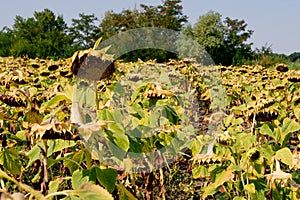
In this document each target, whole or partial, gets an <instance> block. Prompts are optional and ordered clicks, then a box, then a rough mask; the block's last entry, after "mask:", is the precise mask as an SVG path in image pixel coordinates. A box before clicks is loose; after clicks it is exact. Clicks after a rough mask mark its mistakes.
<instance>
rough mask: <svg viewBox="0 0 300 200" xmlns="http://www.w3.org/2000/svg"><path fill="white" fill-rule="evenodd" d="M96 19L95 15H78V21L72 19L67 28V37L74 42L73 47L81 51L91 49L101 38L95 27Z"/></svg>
mask: <svg viewBox="0 0 300 200" xmlns="http://www.w3.org/2000/svg"><path fill="white" fill-rule="evenodd" d="M96 21H98V18H97V17H96V16H95V14H91V15H86V14H84V13H80V14H79V19H72V25H71V27H70V28H69V36H70V37H71V39H72V40H73V42H74V44H73V45H74V46H78V47H79V48H82V49H88V48H91V47H93V45H94V43H95V42H96V40H97V39H98V38H99V37H100V36H101V33H100V28H99V26H96V25H95V22H96Z"/></svg>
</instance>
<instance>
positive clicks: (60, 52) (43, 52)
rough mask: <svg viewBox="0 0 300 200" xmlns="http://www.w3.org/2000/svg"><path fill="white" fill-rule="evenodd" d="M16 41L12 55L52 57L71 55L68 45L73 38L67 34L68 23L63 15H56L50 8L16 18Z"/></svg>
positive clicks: (12, 48) (14, 28)
mask: <svg viewBox="0 0 300 200" xmlns="http://www.w3.org/2000/svg"><path fill="white" fill-rule="evenodd" d="M13 33H14V35H15V42H13V44H12V46H11V49H10V55H13V56H16V57H19V56H28V57H30V58H35V57H39V58H46V57H48V56H51V57H52V58H59V57H66V56H70V52H68V51H67V50H68V49H69V47H68V46H70V45H71V42H72V41H71V40H70V38H69V37H68V36H67V25H66V23H65V22H64V20H63V17H62V16H58V17H56V16H55V14H54V13H53V12H52V11H50V10H49V9H45V10H44V11H41V12H37V11H36V12H35V13H34V17H30V18H28V19H24V18H22V17H21V16H17V17H16V18H15V23H14V25H13Z"/></svg>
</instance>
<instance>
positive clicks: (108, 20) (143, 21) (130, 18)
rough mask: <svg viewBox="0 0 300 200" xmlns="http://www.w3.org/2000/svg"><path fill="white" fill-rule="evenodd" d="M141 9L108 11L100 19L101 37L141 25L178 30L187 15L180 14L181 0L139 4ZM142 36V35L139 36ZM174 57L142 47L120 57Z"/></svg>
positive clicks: (185, 20) (162, 51)
mask: <svg viewBox="0 0 300 200" xmlns="http://www.w3.org/2000/svg"><path fill="white" fill-rule="evenodd" d="M140 7H141V10H137V9H133V10H129V9H126V10H123V11H122V12H121V13H114V12H113V11H108V12H106V14H105V17H104V19H103V20H102V22H101V24H100V27H101V32H102V33H103V38H104V39H107V38H109V37H111V36H113V35H116V34H118V33H120V32H122V31H126V30H129V29H135V28H141V27H159V28H167V29H172V30H177V31H178V30H180V29H181V28H182V26H183V25H184V23H186V22H187V17H186V16H185V15H183V14H182V9H183V7H182V6H181V0H165V1H163V5H158V6H147V5H144V4H141V5H140ZM140 38H142V36H141V37H140ZM174 57H176V56H175V55H174V54H173V53H170V52H167V51H164V50H158V49H142V50H136V51H133V52H129V53H128V54H126V55H123V56H122V57H121V59H123V60H125V61H135V60H137V59H138V58H140V59H142V60H150V59H156V60H157V61H158V62H162V61H167V60H168V59H169V58H174Z"/></svg>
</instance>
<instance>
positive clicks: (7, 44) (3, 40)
mask: <svg viewBox="0 0 300 200" xmlns="http://www.w3.org/2000/svg"><path fill="white" fill-rule="evenodd" d="M13 41H14V35H13V32H12V30H10V29H8V28H7V27H4V28H3V29H2V30H1V31H0V47H1V48H0V56H2V57H6V56H9V55H10V48H11V45H12V44H13Z"/></svg>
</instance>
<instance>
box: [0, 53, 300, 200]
mask: <svg viewBox="0 0 300 200" xmlns="http://www.w3.org/2000/svg"><path fill="white" fill-rule="evenodd" d="M87 54H90V52H89V51H86V52H84V51H83V52H77V54H75V56H73V58H72V59H71V58H70V59H60V60H56V61H54V60H50V59H49V60H47V59H38V58H37V59H29V58H26V57H24V58H13V57H3V58H0V66H1V67H0V70H1V73H0V142H1V145H0V197H1V198H0V199H1V200H2V199H38V200H41V199H172V198H173V199H234V200H242V199H300V191H299V188H300V171H299V170H300V152H299V150H298V148H299V147H300V145H299V139H300V134H299V133H300V72H299V71H295V70H290V69H289V67H288V66H287V65H285V64H278V65H276V66H274V68H273V69H267V68H264V67H262V66H259V65H251V66H248V65H244V66H241V67H235V66H228V67H226V66H211V68H206V69H205V70H204V71H203V72H201V71H199V70H198V68H197V67H199V66H195V64H194V63H193V62H191V61H190V60H170V62H168V63H157V62H155V61H147V62H143V61H141V60H140V61H138V62H131V63H125V62H122V61H113V62H112V63H111V64H107V63H106V64H107V65H108V66H109V67H108V68H106V69H98V68H96V69H97V70H99V71H96V72H95V71H94V70H95V68H93V71H91V70H89V69H88V66H85V65H84V63H86V62H87V61H89V62H90V64H91V65H95V66H97V65H101V64H103V63H105V61H103V60H101V59H95V58H96V57H97V56H96V55H93V56H90V57H87V56H86V55H87ZM212 69H214V70H212ZM154 71H158V74H159V76H156V75H155V73H154ZM216 71H217V72H218V74H219V75H220V77H218V78H217V79H214V81H219V82H218V84H219V85H220V86H222V88H223V89H224V91H223V92H222V91H217V93H216V92H214V88H215V87H208V85H207V84H208V81H207V80H209V77H207V76H208V74H212V73H214V72H216ZM99 74H102V75H100V76H99ZM141 74H144V75H141ZM145 76H147V78H144V77H145ZM86 77H87V78H88V80H87V79H84V78H86ZM74 94H76V97H74ZM221 96H222V98H221ZM219 101H220V102H221V104H222V106H221V107H222V109H218V108H217V107H218V106H216V105H220V102H219ZM183 102H184V103H183ZM191 108H193V109H191ZM74 113H75V114H74ZM218 113H221V114H220V116H219V115H218ZM216 122H220V123H216ZM216 127H217V128H216ZM147 134H149V135H147ZM206 144H209V145H208V146H207V145H206ZM148 152H150V153H148ZM141 156H142V157H141Z"/></svg>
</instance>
